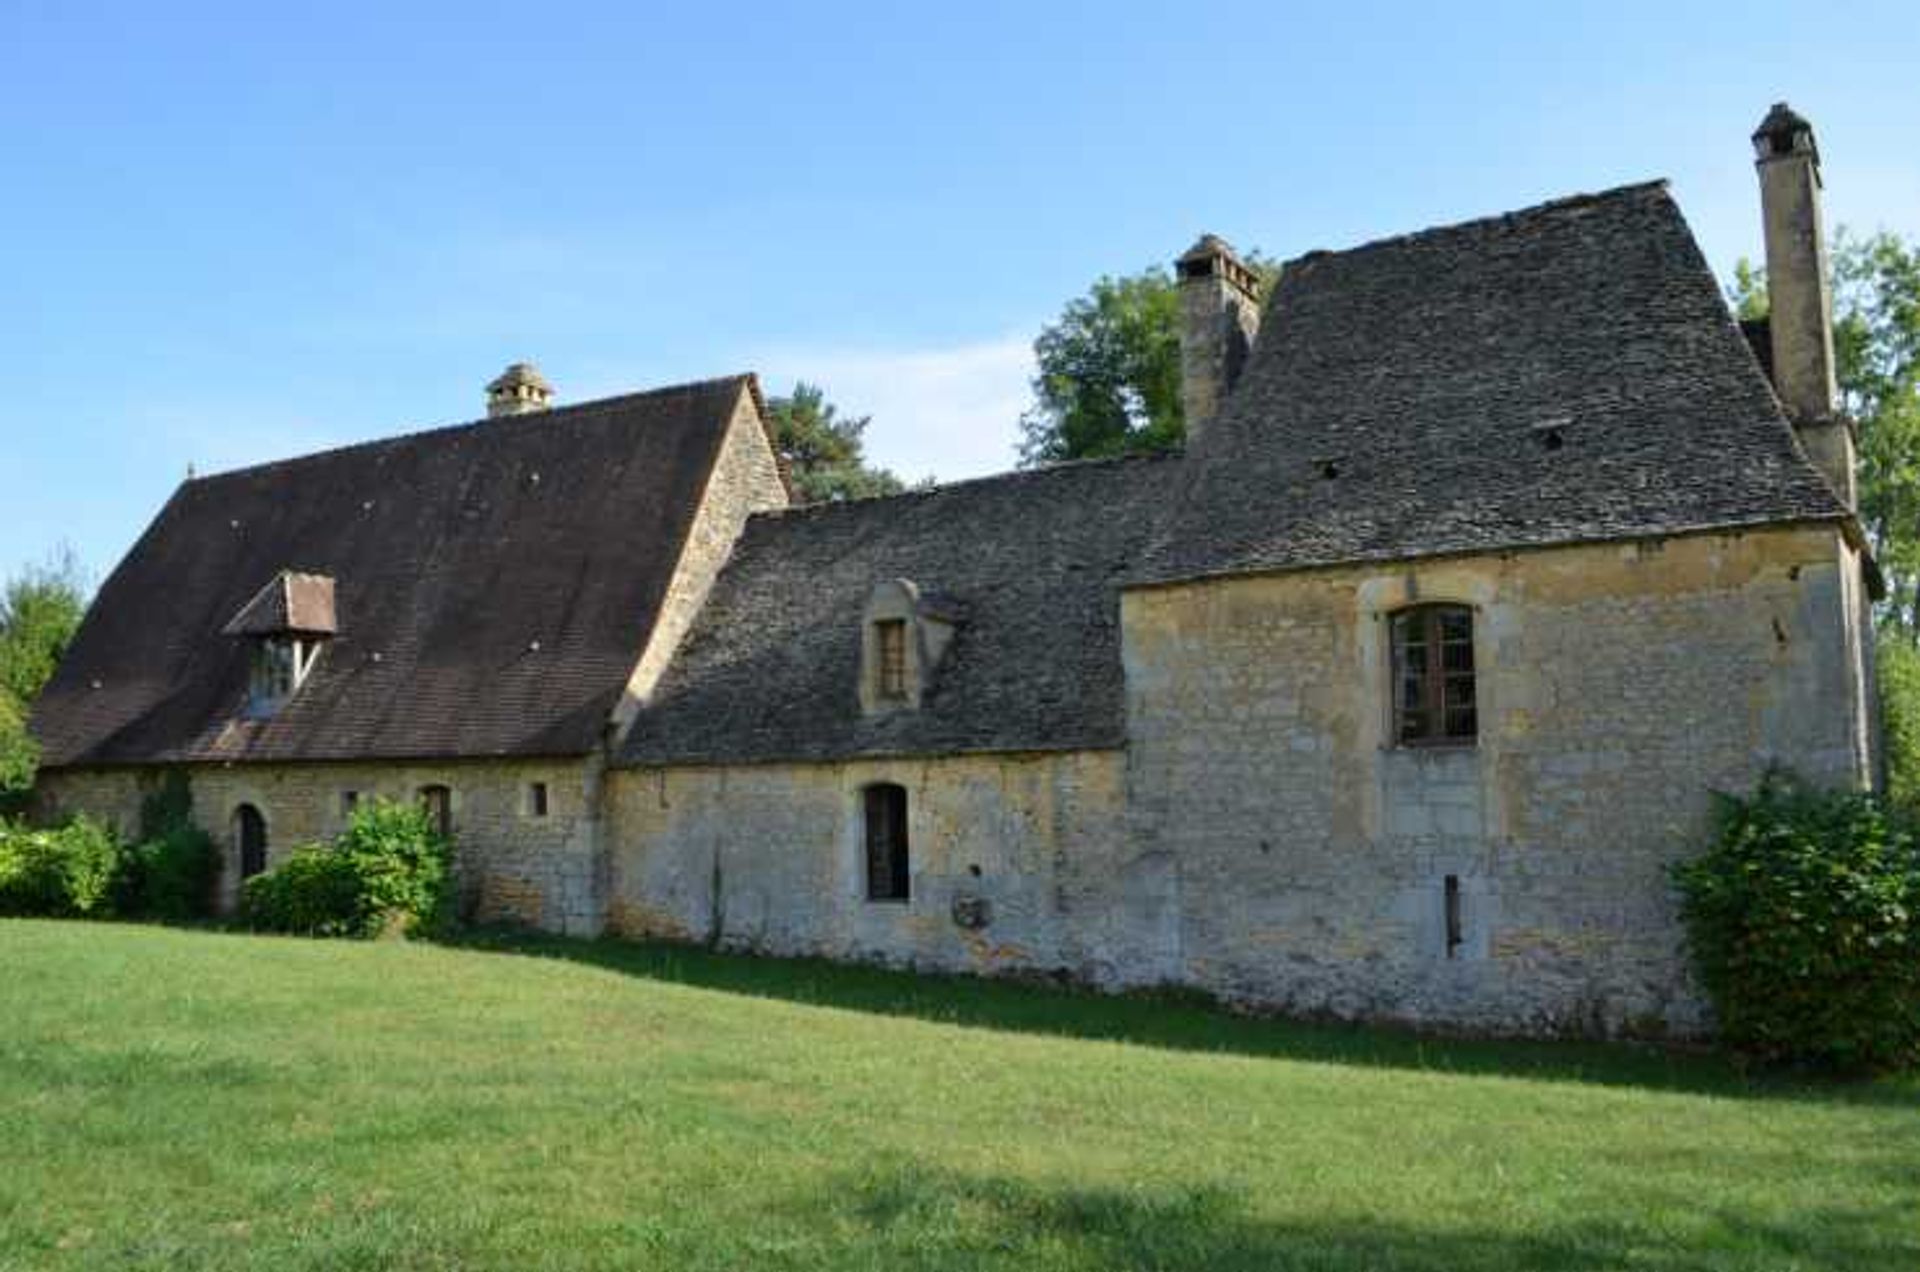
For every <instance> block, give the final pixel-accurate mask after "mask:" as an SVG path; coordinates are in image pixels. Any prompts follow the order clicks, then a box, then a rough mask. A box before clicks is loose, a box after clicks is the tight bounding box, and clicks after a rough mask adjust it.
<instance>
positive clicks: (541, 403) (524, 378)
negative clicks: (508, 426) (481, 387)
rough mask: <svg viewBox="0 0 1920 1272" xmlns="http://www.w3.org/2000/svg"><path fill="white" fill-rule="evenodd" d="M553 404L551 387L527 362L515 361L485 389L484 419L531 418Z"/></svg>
mask: <svg viewBox="0 0 1920 1272" xmlns="http://www.w3.org/2000/svg"><path fill="white" fill-rule="evenodd" d="M552 405H553V386H552V385H551V384H548V383H547V381H546V378H545V377H544V376H542V375H541V374H540V372H539V371H537V370H536V369H535V368H534V365H533V364H532V363H531V362H516V363H514V364H513V365H512V366H510V367H508V368H507V369H506V370H505V371H502V372H501V373H500V375H499V377H498V378H497V379H495V380H494V382H493V383H492V384H489V385H488V386H487V418H489V419H498V418H500V417H501V416H502V415H531V414H532V413H533V412H535V411H544V410H546V409H547V408H548V407H549V406H552Z"/></svg>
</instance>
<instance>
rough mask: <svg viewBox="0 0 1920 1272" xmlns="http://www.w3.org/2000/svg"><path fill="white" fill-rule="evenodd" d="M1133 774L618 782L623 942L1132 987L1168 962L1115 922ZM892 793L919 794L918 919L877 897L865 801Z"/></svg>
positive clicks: (817, 773)
mask: <svg viewBox="0 0 1920 1272" xmlns="http://www.w3.org/2000/svg"><path fill="white" fill-rule="evenodd" d="M1123 767H1124V763H1123V759H1122V756H1121V753H1119V752H1117V751H1111V752H1071V753H1059V754H1043V755H1007V756H955V757H947V758H939V759H926V760H919V759H914V760H897V761H894V760H862V761H858V762H851V763H844V764H792V765H785V764H768V765H753V766H742V767H737V768H673V769H627V770H618V771H615V772H612V773H610V774H609V775H608V779H607V789H608V797H609V825H610V832H611V833H610V840H611V842H612V843H613V844H614V860H613V870H612V893H611V895H612V898H613V899H612V904H611V907H610V910H609V914H608V926H609V928H610V929H611V930H613V931H615V932H617V933H620V934H622V935H627V936H636V937H666V938H670V939H678V940H698V941H712V942H714V943H716V944H720V945H723V946H727V947H730V948H737V949H744V950H755V951H761V952H766V953H773V954H788V955H795V954H814V955H824V956H827V957H832V958H843V959H860V960H871V961H880V962H886V963H893V964H898V965H902V966H912V967H917V968H923V969H939V970H949V971H976V972H1005V971H1010V970H1043V969H1060V970H1065V971H1069V972H1072V973H1073V974H1075V975H1078V976H1082V977H1084V978H1085V979H1088V980H1091V981H1095V982H1099V983H1120V982H1123V981H1125V980H1126V979H1128V978H1129V977H1132V976H1137V975H1138V974H1139V972H1140V969H1141V968H1142V967H1145V966H1146V965H1147V963H1148V961H1149V960H1150V958H1151V956H1152V954H1153V953H1154V951H1152V950H1149V949H1145V948H1143V947H1141V945H1140V942H1139V939H1138V929H1139V928H1140V927H1141V926H1142V925H1141V924H1140V923H1139V922H1137V921H1132V922H1130V921H1129V920H1128V919H1127V917H1126V916H1125V915H1124V914H1122V913H1119V912H1116V910H1115V908H1114V906H1115V901H1116V898H1117V897H1118V896H1119V891H1118V888H1117V886H1116V881H1117V880H1118V879H1119V877H1120V875H1121V873H1122V868H1123V861H1122V858H1123V855H1124V851H1125V845H1124V839H1123V829H1124V792H1123V789H1122V781H1121V779H1122V773H1123ZM876 782H892V783H897V784H899V785H901V786H904V787H905V788H906V790H907V793H908V826H909V844H910V851H909V864H910V880H911V896H910V899H909V900H908V901H907V902H905V903H900V902H886V901H868V900H867V899H866V890H865V883H866V878H865V843H864V839H863V833H862V831H863V821H864V817H863V792H864V789H865V788H866V787H867V786H868V785H869V784H871V783H876ZM1148 891H1149V892H1151V891H1153V890H1152V889H1148ZM981 903H984V905H983V904H981ZM1145 904H1146V905H1147V906H1148V908H1152V907H1153V906H1154V905H1157V901H1156V900H1155V899H1154V898H1152V897H1148V898H1146V899H1145ZM956 916H958V919H957V917H956Z"/></svg>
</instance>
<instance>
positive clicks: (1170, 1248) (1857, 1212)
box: [818, 1163, 1920, 1272]
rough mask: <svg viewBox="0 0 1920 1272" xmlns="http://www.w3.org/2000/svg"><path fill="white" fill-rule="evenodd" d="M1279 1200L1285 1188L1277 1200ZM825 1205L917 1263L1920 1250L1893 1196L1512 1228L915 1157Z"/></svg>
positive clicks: (1455, 1263)
mask: <svg viewBox="0 0 1920 1272" xmlns="http://www.w3.org/2000/svg"><path fill="white" fill-rule="evenodd" d="M1282 1200H1284V1199H1282ZM818 1204H819V1206H820V1208H821V1209H822V1210H824V1211H827V1212H830V1213H834V1214H836V1215H838V1216H841V1217H843V1220H844V1222H845V1223H846V1225H847V1227H848V1228H849V1229H851V1230H854V1231H858V1232H861V1234H862V1235H863V1236H864V1237H865V1238H866V1239H867V1240H869V1241H873V1242H875V1243H877V1244H879V1245H881V1246H882V1247H889V1248H897V1250H898V1252H899V1253H900V1254H901V1255H903V1256H911V1260H912V1265H913V1266H917V1267H930V1268H947V1267H968V1266H977V1265H981V1264H985V1263H989V1262H991V1263H994V1264H999V1263H1001V1262H1003V1261H1005V1260H1008V1259H1009V1258H1011V1259H1012V1260H1014V1261H1015V1262H1017V1263H1018V1264H1019V1265H1020V1266H1033V1267H1054V1266H1070V1267H1098V1268H1102V1269H1117V1270H1124V1269H1141V1270H1144V1269H1172V1268H1179V1269H1206V1268H1223V1269H1224V1268H1231V1269H1235V1270H1236V1272H1240V1270H1243V1269H1249V1268H1302V1269H1305V1268H1322V1269H1330V1270H1335V1269H1353V1268H1393V1269H1399V1270H1402V1272H1462V1270H1470V1269H1481V1268H1484V1269H1501V1270H1503V1272H1504V1270H1506V1269H1513V1268H1526V1269H1530V1270H1536V1272H1545V1270H1548V1269H1566V1270H1577V1272H1600V1270H1601V1269H1608V1270H1611V1269H1617V1268H1624V1267H1634V1268H1640V1269H1645V1270H1646V1272H1679V1270H1680V1269H1683V1268H1684V1269H1689V1270H1692V1269H1712V1268H1720V1267H1727V1268H1735V1267H1738V1268H1753V1267H1831V1268H1848V1269H1874V1268H1887V1269H1893V1268H1902V1269H1904V1268H1909V1267H1912V1266H1914V1265H1915V1260H1916V1258H1920V1237H1916V1235H1915V1233H1914V1232H1913V1230H1912V1227H1911V1224H1910V1222H1909V1221H1908V1220H1909V1218H1910V1217H1909V1216H1907V1215H1906V1214H1904V1213H1901V1212H1899V1211H1898V1210H1897V1209H1895V1208H1885V1207H1883V1208H1880V1209H1878V1210H1875V1209H1870V1208H1865V1207H1847V1206H1845V1205H1844V1204H1834V1203H1833V1202H1832V1201H1830V1200H1821V1201H1817V1202H1813V1203H1812V1204H1809V1205H1807V1206H1805V1207H1803V1208H1797V1209H1794V1210H1790V1211H1789V1212H1787V1213H1786V1214H1785V1215H1784V1216H1783V1215H1782V1214H1780V1213H1778V1212H1774V1213H1769V1214H1768V1215H1765V1216H1756V1215H1753V1214H1748V1213H1744V1212H1731V1211H1730V1212H1716V1211H1714V1210H1713V1209H1712V1208H1711V1207H1702V1206H1693V1205H1681V1204H1679V1203H1678V1202H1676V1206H1675V1209H1676V1210H1677V1211H1681V1212H1689V1211H1690V1212H1691V1213H1692V1214H1693V1215H1694V1217H1695V1221H1696V1225H1695V1226H1694V1227H1693V1229H1692V1230H1691V1231H1689V1232H1688V1233H1686V1234H1685V1235H1684V1236H1681V1237H1679V1238H1677V1239H1676V1236H1675V1234H1674V1233H1673V1232H1672V1230H1671V1229H1667V1230H1665V1231H1663V1230H1662V1229H1661V1228H1660V1227H1659V1226H1657V1225H1646V1226H1643V1225H1641V1224H1640V1223H1639V1222H1637V1221H1636V1219H1635V1218H1634V1217H1633V1216H1632V1215H1630V1214H1622V1215H1620V1216H1619V1217H1617V1218H1606V1217H1602V1216H1599V1215H1594V1214H1591V1213H1588V1214H1583V1215H1581V1216H1579V1217H1578V1218H1575V1219H1569V1220H1567V1221H1563V1222H1559V1223H1552V1222H1548V1223H1545V1224H1543V1223H1541V1222H1540V1221H1539V1217H1538V1216H1537V1215H1536V1216H1533V1217H1532V1218H1530V1219H1528V1220H1526V1221H1516V1222H1515V1223H1514V1225H1513V1227H1512V1228H1511V1229H1502V1228H1499V1227H1496V1226H1491V1225H1490V1224H1488V1223H1479V1224H1474V1225H1463V1224H1459V1223H1447V1222H1445V1221H1440V1222H1436V1223H1435V1224H1433V1225H1431V1226H1415V1225H1412V1224H1409V1223H1407V1222H1405V1221H1384V1220H1381V1219H1379V1218H1378V1217H1375V1216H1370V1215H1368V1214H1349V1215H1321V1214H1316V1215H1313V1216H1304V1215H1298V1214H1295V1215H1291V1216H1287V1215H1284V1213H1283V1215H1282V1216H1281V1217H1267V1216H1263V1215H1257V1214H1254V1213H1251V1212H1250V1210H1249V1208H1248V1206H1247V1205H1246V1204H1245V1199H1244V1198H1243V1197H1241V1196H1239V1195H1236V1194H1235V1193H1233V1192H1229V1191H1227V1190H1225V1189H1222V1188H1219V1187H1205V1188H1178V1189H1165V1188H1162V1189H1153V1188H1140V1189H1126V1190H1120V1189H1112V1188H1085V1187H1078V1186H1073V1185H1070V1184H1066V1183H1062V1184H1060V1185H1057V1186H1049V1185H1047V1184H1044V1183H1039V1182H1034V1181H1030V1180H1026V1179H1020V1178H1014V1177H1008V1176H1001V1175H990V1176H972V1175H967V1174H963V1173H959V1172H953V1171H946V1170H938V1169H930V1168H928V1167H926V1166H923V1165H919V1164H913V1163H875V1164H873V1165H871V1166H868V1167H866V1168H864V1169H862V1170H859V1171H854V1172H846V1173H843V1174H841V1175H838V1176H836V1177H834V1178H832V1179H831V1180H829V1181H828V1182H827V1184H826V1186H825V1187H824V1189H823V1191H822V1193H821V1195H820V1198H819V1203H818Z"/></svg>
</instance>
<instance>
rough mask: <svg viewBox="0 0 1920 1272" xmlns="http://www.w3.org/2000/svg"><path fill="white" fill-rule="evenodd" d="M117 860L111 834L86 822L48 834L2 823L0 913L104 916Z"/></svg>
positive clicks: (80, 819) (81, 820) (84, 819)
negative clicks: (98, 914)
mask: <svg viewBox="0 0 1920 1272" xmlns="http://www.w3.org/2000/svg"><path fill="white" fill-rule="evenodd" d="M119 856H120V844H119V841H118V840H116V839H115V838H114V834H113V831H112V830H111V829H110V828H108V827H107V826H106V825H105V824H103V823H101V822H97V821H94V820H93V819H92V818H90V817H84V816H82V817H76V818H74V819H73V820H72V821H70V822H68V823H67V824H66V825H64V826H59V827H55V828H54V829H51V830H36V829H32V828H30V827H27V826H25V825H15V824H10V823H0V914H17V915H44V916H48V917H55V918H69V917H74V916H79V915H87V914H94V913H101V912H104V911H105V910H106V909H107V908H108V905H107V902H108V889H109V887H110V886H111V885H112V883H113V877H114V871H115V868H116V866H117V865H118V862H119Z"/></svg>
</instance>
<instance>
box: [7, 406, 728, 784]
mask: <svg viewBox="0 0 1920 1272" xmlns="http://www.w3.org/2000/svg"><path fill="white" fill-rule="evenodd" d="M750 389H751V381H750V378H748V377H735V378H730V379H724V380H713V381H708V382H705V383H701V384H694V385H687V386H683V387H678V388H671V389H662V390H658V391H655V392H651V393H641V394H635V395H632V396H628V397H620V398H611V399H607V400H604V401H599V402H589V403H584V404H581V405H578V406H571V407H565V408H561V409H557V410H552V411H545V412H540V413H537V414H532V415H523V416H516V417H511V418H506V419H496V420H484V421H480V422H478V423H473V424H466V425H461V426H459V427H455V428H447V429H439V430H435V431H432V432H426V433H418V434H414V435H410V436H406V437H397V438H393V439H390V440H387V441H380V442H373V443H369V444H367V445H363V446H352V447H348V448H345V449H342V450H335V451H328V452H325V453H323V454H318V455H309V456H306V457H304V458H301V459H294V460H288V461H285V462H283V463H275V464H266V465H263V466H260V467H257V468H248V469H243V470H240V471H237V472H231V473H224V474H220V475H217V476H210V477H204V478H201V479H198V480H194V481H189V482H187V483H186V484H185V485H183V486H182V487H180V489H179V490H178V491H177V492H176V493H175V494H174V496H173V498H172V499H171V500H170V501H169V502H168V504H167V506H166V507H165V508H164V509H163V510H162V511H161V513H160V515H159V517H158V518H156V519H155V521H154V523H153V524H152V525H151V526H150V527H148V529H147V532H146V534H145V535H143V536H142V537H141V539H140V541H139V543H138V544H136V545H135V547H134V549H133V550H132V552H131V553H129V554H128V556H127V558H126V560H124V561H123V562H122V563H121V564H120V566H119V568H118V569H116V570H115V571H114V572H113V575H112V576H111V577H110V578H108V580H107V581H106V583H105V585H104V586H103V587H102V588H101V589H100V594H99V596H98V597H97V598H96V599H95V601H94V603H93V605H92V607H91V609H90V610H89V612H88V615H87V618H86V621H85V623H84V624H83V625H82V626H81V629H80V632H79V634H78V636H77V637H76V639H75V641H74V644H73V648H72V650H71V651H70V653H69V654H68V656H67V657H66V659H65V660H64V661H63V662H62V664H61V666H60V669H59V671H58V673H57V674H56V675H55V677H54V679H53V681H52V683H51V684H50V685H49V686H48V688H47V690H46V692H45V693H44V694H43V696H42V698H41V700H40V702H39V703H38V704H37V706H36V709H35V712H34V728H35V731H36V733H37V734H38V735H39V736H40V738H41V740H42V742H43V745H44V748H45V760H46V762H47V763H48V764H50V765H54V766H60V765H79V764H99V763H120V762H128V763H152V762H162V761H175V760H184V759H221V760H225V759H236V760H296V759H298V760H314V759H349V758H374V757H403V756H420V757H425V756H449V757H451V756H494V755H525V754H578V753H584V752H586V751H588V750H590V749H592V748H593V747H594V746H595V745H597V743H598V740H599V737H600V734H601V730H602V728H603V726H604V724H605V722H606V719H607V713H608V710H609V709H610V707H611V705H612V704H613V703H614V701H615V700H616V699H617V698H618V696H619V693H620V691H621V688H622V687H623V685H624V683H625V680H626V677H627V675H628V674H629V672H630V671H631V670H632V667H633V665H634V662H635V661H636V659H637V658H638V657H639V654H640V650H641V648H642V646H643V644H644V642H645V640H646V637H647V634H648V632H649V631H650V630H651V627H652V624H653V621H654V615H655V612H656V610H657V608H658V606H659V604H660V600H661V597H662V595H663V593H664V591H665V589H666V586H667V583H668V580H669V578H670V576H671V573H672V570H673V568H674V565H675V562H676V561H677V560H678V558H679V553H680V548H681V544H682V542H683V540H684V538H685V536H686V533H687V530H688V526H689V524H690V522H691V519H692V516H693V513H694V509H695V505H696V502H697V501H698V499H699V498H700V495H701V492H702V490H703V488H704V486H705V481H706V475H707V472H708V471H709V469H710V468H711V466H712V464H713V463H714V460H715V457H716V455H717V454H718V449H719V446H720V443H721V441H722V439H723V437H724V435H725V431H726V428H727V425H728V421H729V420H730V418H731V417H732V415H733V412H734V410H735V409H736V407H737V405H738V404H739V402H740V400H741V395H742V394H743V393H747V392H749V391H750ZM283 571H293V572H294V573H295V574H296V575H297V574H320V575H326V576H328V577H330V578H332V579H333V580H334V582H335V585H336V588H335V590H336V599H337V611H338V612H337V624H336V625H337V628H338V630H337V633H336V634H335V635H334V636H333V638H332V639H331V640H329V641H328V642H327V644H326V647H325V650H324V652H323V653H322V655H321V657H320V661H319V664H318V665H317V667H316V668H315V670H314V671H313V673H312V675H311V676H310V678H309V679H308V680H307V681H306V682H305V684H304V685H303V687H302V688H301V689H300V691H299V693H298V694H297V695H295V697H294V698H293V699H292V701H291V702H289V703H288V704H287V705H286V706H285V707H284V708H282V709H281V711H280V712H279V713H278V714H277V715H275V716H274V717H273V718H272V719H270V720H263V721H253V720H246V719H244V718H243V717H242V711H241V707H242V704H243V702H244V699H245V696H246V679H247V662H248V651H247V646H248V642H247V640H246V639H244V638H242V637H237V636H231V635H225V634H223V633H222V628H223V626H225V625H226V624H227V623H228V622H229V621H230V620H232V619H234V618H235V616H236V614H237V613H238V611H240V610H241V609H242V607H243V606H246V605H247V604H248V602H249V600H250V599H251V598H255V597H256V595H257V594H259V593H260V592H261V591H262V589H263V587H264V586H265V585H268V584H270V583H271V582H272V581H274V580H276V579H277V578H279V577H280V576H281V574H282V572H283Z"/></svg>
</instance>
